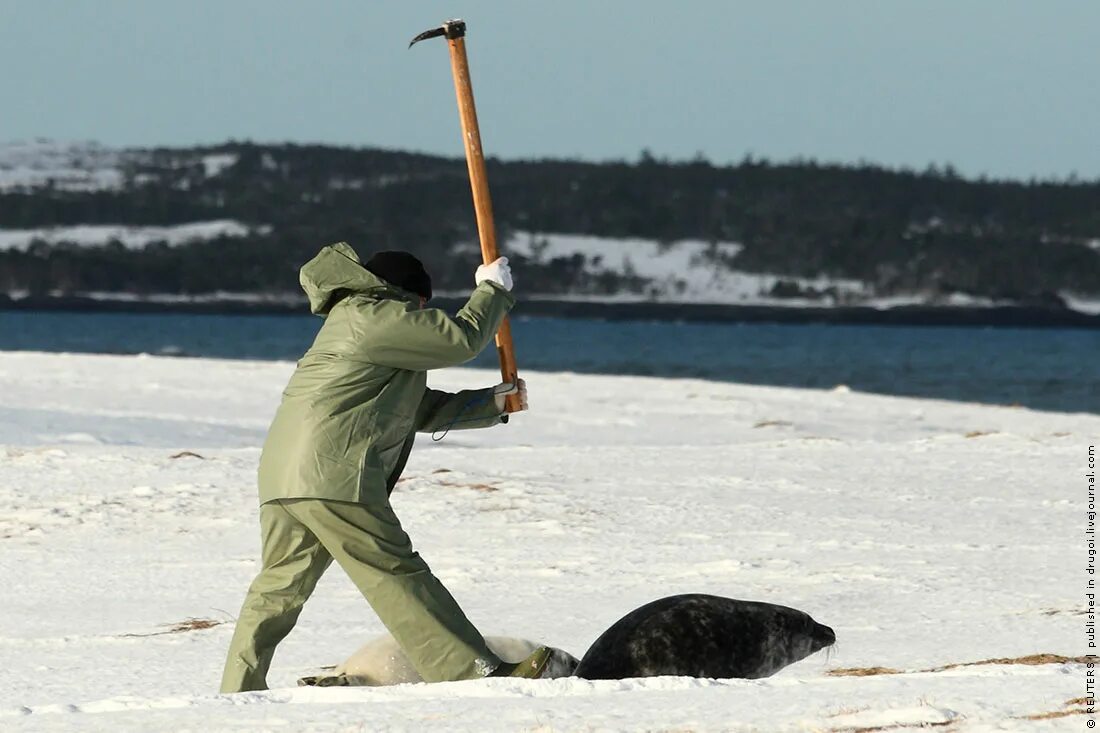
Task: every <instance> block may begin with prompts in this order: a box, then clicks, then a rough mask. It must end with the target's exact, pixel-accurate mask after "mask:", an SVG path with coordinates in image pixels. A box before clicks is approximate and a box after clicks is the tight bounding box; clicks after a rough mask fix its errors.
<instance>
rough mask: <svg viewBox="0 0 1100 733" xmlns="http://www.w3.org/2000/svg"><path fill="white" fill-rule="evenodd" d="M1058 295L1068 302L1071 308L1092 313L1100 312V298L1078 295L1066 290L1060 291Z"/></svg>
mask: <svg viewBox="0 0 1100 733" xmlns="http://www.w3.org/2000/svg"><path fill="white" fill-rule="evenodd" d="M1058 295H1059V296H1061V298H1062V300H1064V301H1065V302H1066V306H1067V307H1068V308H1069V309H1070V310H1075V311H1078V312H1079V313H1088V314H1090V315H1098V314H1100V298H1097V297H1091V298H1090V297H1087V296H1081V295H1076V294H1074V293H1070V292H1067V291H1065V290H1063V291H1061V292H1060V293H1058Z"/></svg>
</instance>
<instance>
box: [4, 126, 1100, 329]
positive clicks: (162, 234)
mask: <svg viewBox="0 0 1100 733" xmlns="http://www.w3.org/2000/svg"><path fill="white" fill-rule="evenodd" d="M494 165H496V166H499V168H498V169H497V170H496V171H495V172H494V180H501V181H503V183H502V189H501V190H502V193H504V194H505V195H504V196H502V197H501V198H502V199H503V200H504V205H502V206H500V207H499V209H498V211H497V219H498V222H497V223H498V225H499V226H500V230H501V231H502V232H504V233H506V236H505V237H503V238H502V242H501V248H502V250H503V251H504V252H505V253H506V254H511V255H512V256H513V258H514V260H515V262H514V266H515V272H516V282H517V287H518V288H519V290H517V294H521V296H522V297H525V298H528V299H542V300H554V301H566V302H568V301H585V302H588V301H596V302H602V303H609V304H629V303H657V304H683V305H702V304H713V305H726V306H767V307H771V306H784V307H788V308H808V307H815V308H822V307H825V308H838V309H839V308H844V307H864V308H875V309H879V310H889V309H892V308H898V307H902V306H953V307H960V306H961V307H972V308H975V309H978V308H990V307H994V306H1023V307H1024V308H1023V310H1027V311H1029V312H1034V311H1047V312H1048V313H1050V312H1056V316H1057V317H1063V316H1068V317H1071V320H1072V318H1077V314H1074V313H1069V311H1067V310H1066V309H1067V308H1068V309H1069V310H1070V311H1078V312H1081V313H1091V314H1100V238H1097V236H1096V234H1097V232H1096V231H1095V228H1096V226H1100V220H1097V219H1096V216H1095V214H1094V213H1093V212H1094V211H1095V207H1091V208H1090V206H1089V203H1090V201H1089V197H1090V196H1092V195H1094V193H1100V188H1097V189H1096V192H1093V191H1092V190H1090V189H1089V188H1088V187H1087V186H1086V185H1084V184H1082V185H1081V186H1080V187H1079V188H1075V189H1074V191H1065V192H1062V193H1059V190H1056V189H1048V188H1044V187H1042V186H1031V185H1030V184H1029V185H1027V186H1024V185H1023V184H1013V183H1011V182H1006V183H1003V184H1002V183H988V182H985V183H983V182H958V181H946V180H941V179H940V178H938V177H937V176H935V175H931V174H929V175H927V176H916V177H915V178H914V179H913V180H912V181H910V180H909V178H910V177H911V176H909V174H901V173H895V172H891V171H882V170H878V171H864V170H862V169H853V170H847V169H844V168H842V167H841V168H830V167H820V166H799V165H778V166H775V167H774V168H772V167H770V166H753V165H747V164H746V165H742V166H740V167H737V166H730V167H724V168H718V167H713V166H681V165H676V164H667V165H666V164H660V165H658V164H656V163H652V162H651V164H650V165H649V167H648V168H646V169H644V170H643V169H642V168H640V167H638V166H631V165H629V164H625V165H624V164H607V165H602V164H587V163H580V162H572V161H549V162H546V161H543V162H524V161H519V162H504V161H496V162H495V163H494ZM465 178H466V169H465V163H464V161H462V160H461V159H458V158H441V157H434V156H426V155H414V154H409V153H404V152H400V151H380V150H371V149H350V148H337V147H331V146H320V145H295V144H283V145H263V144H253V143H236V142H229V143H226V144H223V145H215V146H204V147H193V148H147V149H137V148H133V149H114V148H109V147H105V146H102V145H99V144H96V143H93V142H78V143H64V142H54V141H49V140H33V141H24V142H14V143H0V297H3V296H4V295H5V294H6V295H8V296H10V297H14V298H18V297H23V296H24V295H26V294H29V293H35V294H39V295H45V294H48V295H52V296H81V295H86V294H89V293H96V296H97V297H99V298H110V297H111V295H112V293H110V292H108V291H109V290H110V289H111V288H112V287H121V286H118V285H117V283H123V282H125V283H127V285H126V287H128V288H129V291H128V292H118V293H117V294H115V296H116V297H115V299H119V300H125V299H132V296H133V294H134V293H138V292H140V293H155V294H160V295H163V296H167V297H168V298H177V299H179V300H180V301H181V302H184V301H187V296H183V295H182V294H201V297H204V298H209V297H210V296H211V294H213V293H217V292H233V293H236V294H237V295H238V296H240V297H247V296H249V295H256V296H259V297H261V298H271V297H275V298H286V297H288V296H291V295H300V293H299V291H298V289H297V283H296V278H295V277H294V273H293V264H294V263H300V262H302V261H304V260H305V259H306V258H308V256H309V252H311V251H316V248H319V247H321V246H323V245H325V244H329V243H331V242H333V241H336V240H338V239H347V240H348V241H349V242H352V243H353V244H354V245H355V246H356V247H357V248H358V249H359V251H360V252H361V253H363V254H369V253H370V251H371V249H373V248H382V247H384V248H389V249H393V248H399V249H411V250H414V251H416V252H417V253H418V254H421V255H422V256H423V257H424V258H425V261H427V262H429V264H430V268H431V269H432V272H433V273H438V280H437V282H436V286H437V288H436V289H437V291H438V292H439V293H440V294H444V293H446V294H451V295H461V294H462V293H463V292H464V291H463V289H464V288H466V287H467V286H468V282H467V279H468V278H467V276H466V275H464V274H463V275H461V276H460V274H459V273H464V272H465V271H466V268H467V266H468V265H469V263H471V262H476V259H477V257H478V249H479V248H478V247H477V245H476V242H475V241H472V240H476V232H474V231H472V226H471V224H472V219H471V217H470V215H469V214H470V211H469V206H470V200H469V193H468V184H467V182H466V180H465ZM871 179H874V180H878V181H879V182H878V183H873V182H872V180H871ZM887 184H889V185H887ZM918 184H919V185H918ZM951 186H956V187H957V186H963V187H966V190H967V191H969V194H968V196H969V197H970V198H967V197H961V196H956V195H955V193H951V192H952V191H953V190H954V189H952V188H950V187H951ZM823 190H828V191H831V192H832V193H831V199H830V200H831V201H832V202H833V203H832V204H830V203H829V202H826V201H823V200H822V197H821V196H820V192H821V191H823ZM948 193H950V194H951V195H947V194H948ZM956 199H959V201H962V200H965V201H971V203H972V204H973V206H971V205H970V204H967V205H965V206H964V205H961V204H960V203H959V201H956ZM837 201H841V202H844V205H842V206H840V205H836V202H837ZM976 201H981V202H983V203H982V204H981V205H980V206H978V205H977V204H976V203H973V202H976ZM1021 201H1027V202H1030V203H1028V204H1027V205H1026V206H1024V205H1022V204H1021V203H1020V202H1021ZM974 206H978V208H979V209H980V210H981V211H982V212H984V213H983V214H982V218H980V219H975V218H974V216H975V215H974V212H973V211H972V209H973V207H974ZM1063 208H1064V209H1065V212H1064V214H1058V215H1056V214H1057V212H1059V211H1061V210H1062V209H1063ZM1035 212H1055V213H1051V214H1050V215H1047V214H1045V213H1043V214H1041V215H1040V214H1036V213H1035ZM1059 216H1061V217H1062V219H1059ZM616 232H621V233H630V234H632V235H633V236H631V237H619V236H610V235H609V233H616ZM708 233H713V238H708ZM226 238H233V239H238V240H241V241H240V246H239V247H225V248H217V249H218V251H216V252H209V251H206V252H202V253H198V252H192V251H189V250H188V249H187V247H188V245H191V244H195V243H200V242H208V241H211V240H214V239H226ZM735 238H736V241H734V239H735ZM35 241H38V242H43V243H45V244H46V245H47V246H48V248H45V249H43V248H38V249H36V250H35V251H34V252H33V253H32V256H30V257H27V256H24V255H23V254H22V253H24V252H26V251H28V250H29V249H30V248H31V245H32V243H33V242H35ZM114 242H117V243H121V245H122V246H123V247H124V248H126V249H128V250H133V251H134V252H133V254H130V253H121V254H120V253H116V252H111V251H106V250H103V247H104V245H108V244H111V243H114ZM155 242H164V243H167V244H168V245H169V246H170V247H173V248H177V251H173V252H161V251H160V250H158V249H150V248H149V247H148V245H149V244H152V243H155ZM71 245H75V246H76V247H77V248H84V251H75V250H74V249H73V247H72V246H71ZM49 247H55V248H54V249H50V248H49ZM162 257H163V258H164V259H163V261H159V260H158V258H162ZM200 260H201V261H200ZM242 260H247V261H249V262H250V267H249V274H248V275H247V277H246V276H245V275H243V274H242V268H241V266H240V262H241V261H242ZM181 263H189V266H181ZM123 271H124V273H123ZM62 272H64V273H65V275H64V278H62V277H61V276H60V275H59V273H62ZM145 297H149V296H145ZM153 297H156V296H153ZM544 307H551V306H547V305H546V304H544ZM568 307H573V306H568ZM681 310H684V309H681ZM835 314H836V315H837V317H844V318H847V317H849V316H848V315H846V312H845V311H836V312H835ZM967 315H968V317H969V315H970V314H967ZM994 315H996V314H994ZM784 317H787V314H784ZM807 317H814V316H811V315H809V314H807ZM860 317H863V316H862V315H861V316H860ZM1075 322H1076V321H1075Z"/></svg>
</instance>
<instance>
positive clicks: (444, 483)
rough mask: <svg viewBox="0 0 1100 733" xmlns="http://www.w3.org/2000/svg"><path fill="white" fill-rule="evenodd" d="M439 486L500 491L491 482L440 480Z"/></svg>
mask: <svg viewBox="0 0 1100 733" xmlns="http://www.w3.org/2000/svg"><path fill="white" fill-rule="evenodd" d="M439 485H440V486H452V487H454V488H457V489H473V490H474V491H500V489H498V488H497V487H495V486H493V485H492V484H460V483H455V482H454V481H440V482H439Z"/></svg>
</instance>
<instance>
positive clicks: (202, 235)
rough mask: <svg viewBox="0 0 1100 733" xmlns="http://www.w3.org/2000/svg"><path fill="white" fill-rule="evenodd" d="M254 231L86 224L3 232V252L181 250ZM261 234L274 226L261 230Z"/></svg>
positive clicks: (227, 223)
mask: <svg viewBox="0 0 1100 733" xmlns="http://www.w3.org/2000/svg"><path fill="white" fill-rule="evenodd" d="M253 231H254V229H253V228H252V227H249V226H248V225H246V224H242V223H241V222H239V221H234V220H232V219H216V220H214V221H196V222H190V223H188V224H177V225H175V226H163V227H154V226H143V227H138V226H124V225H121V224H82V225H78V226H65V227H41V228H38V229H0V250H5V249H16V250H25V249H27V248H28V247H30V245H31V243H32V242H35V241H42V242H46V243H47V244H60V243H65V244H75V245H77V246H80V247H102V246H103V245H105V244H108V243H110V242H119V243H121V244H122V246H124V247H126V248H127V249H142V248H144V247H146V246H148V245H150V244H152V243H153V242H164V243H165V244H167V245H168V246H169V247H179V246H181V245H185V244H192V243H194V242H207V241H209V240H211V239H218V238H220V237H247V236H249V235H250V234H252V232H253ZM257 231H259V232H260V233H261V234H262V233H266V232H267V231H270V227H261V228H258V229H257Z"/></svg>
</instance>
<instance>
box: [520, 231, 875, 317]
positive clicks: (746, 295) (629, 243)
mask: <svg viewBox="0 0 1100 733" xmlns="http://www.w3.org/2000/svg"><path fill="white" fill-rule="evenodd" d="M741 249H742V245H740V244H738V243H736V242H714V243H711V242H704V241H701V240H679V241H676V242H669V243H667V244H664V245H662V244H661V243H659V242H656V241H654V240H652V239H631V238H622V239H620V238H614V237H596V236H589V235H575V234H547V233H533V232H516V233H514V234H513V235H512V236H511V237H509V239H508V241H507V243H506V244H505V246H504V250H503V251H504V252H506V253H516V254H520V255H523V256H525V257H529V258H531V259H532V260H534V261H536V262H541V263H548V262H550V261H552V260H555V259H559V258H570V257H574V256H580V257H583V258H584V271H585V272H586V273H587V274H589V275H598V274H600V273H602V272H610V273H615V274H616V275H620V276H637V277H639V278H643V279H645V280H646V281H647V285H646V287H645V289H644V291H643V292H639V293H620V294H618V295H616V296H610V297H609V296H607V295H599V296H587V297H586V296H579V299H593V300H601V301H612V302H629V301H658V302H666V303H725V304H757V305H791V306H801V305H831V304H833V303H835V302H836V298H834V297H824V298H805V297H793V298H778V297H774V296H773V295H771V290H772V288H773V287H774V286H775V284H776V283H777V282H779V281H780V280H784V281H787V282H790V283H795V284H797V285H798V286H799V288H801V289H803V290H813V291H824V290H825V289H827V288H832V289H834V291H835V292H836V294H837V295H838V296H840V297H841V298H843V299H845V300H847V299H863V298H865V297H866V296H867V295H869V293H870V288H869V287H868V286H867V284H866V283H863V282H861V281H859V280H845V279H835V278H827V277H818V278H798V277H788V276H784V275H774V274H761V273H752V272H744V271H740V270H734V269H731V268H730V267H729V265H728V264H726V263H728V262H729V261H730V260H732V259H733V258H734V257H735V256H736V255H737V253H738V252H740V251H741ZM532 297H538V295H537V294H536V295H534V296H532ZM548 297H554V298H560V296H557V295H555V296H548Z"/></svg>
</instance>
